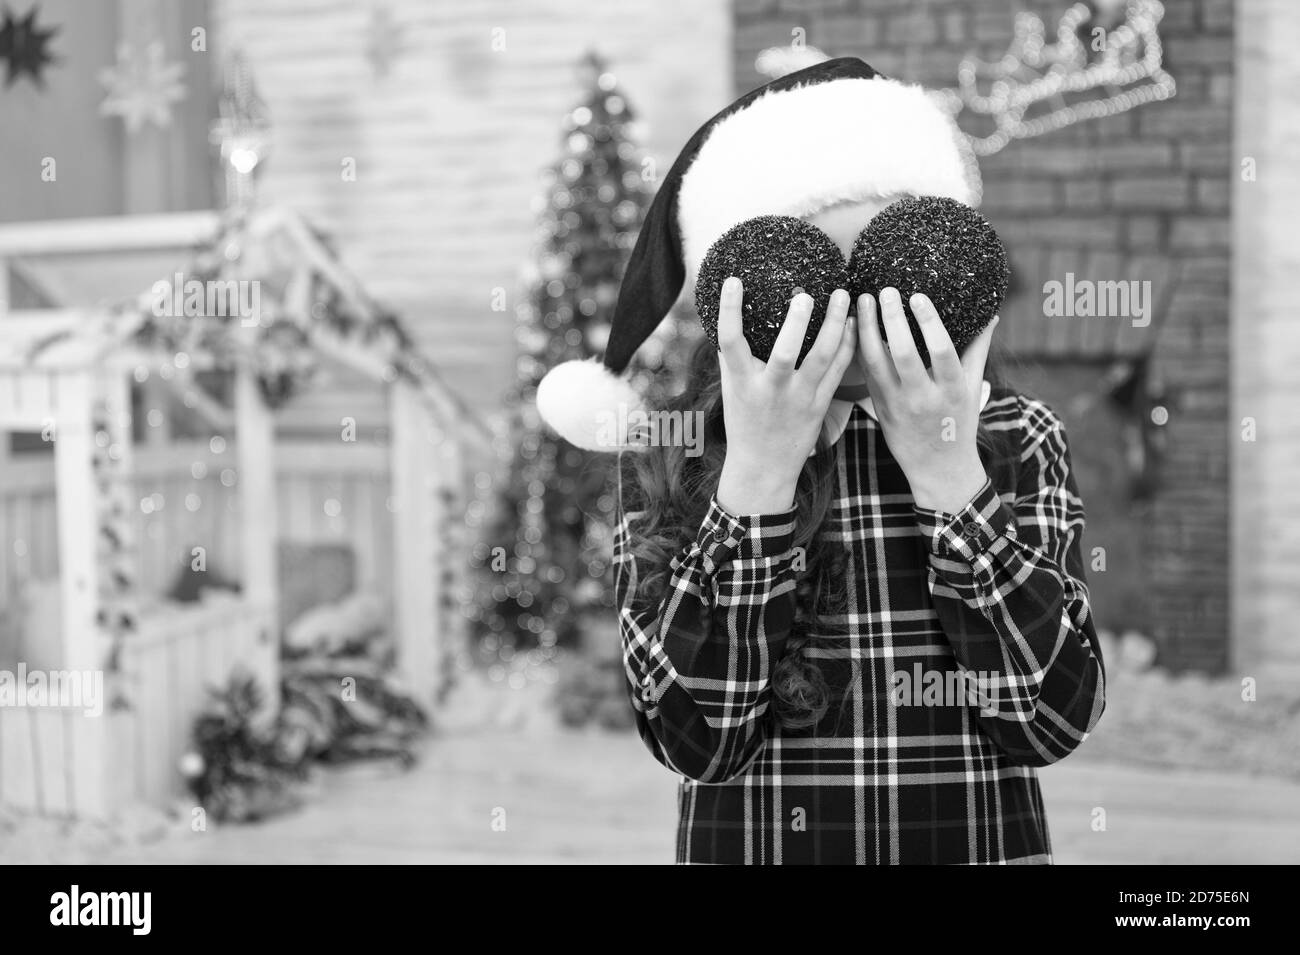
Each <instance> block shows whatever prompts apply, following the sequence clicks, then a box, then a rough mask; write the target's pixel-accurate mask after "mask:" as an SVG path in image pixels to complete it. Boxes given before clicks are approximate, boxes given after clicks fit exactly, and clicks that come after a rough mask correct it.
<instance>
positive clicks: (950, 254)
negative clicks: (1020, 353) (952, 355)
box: [849, 196, 1011, 367]
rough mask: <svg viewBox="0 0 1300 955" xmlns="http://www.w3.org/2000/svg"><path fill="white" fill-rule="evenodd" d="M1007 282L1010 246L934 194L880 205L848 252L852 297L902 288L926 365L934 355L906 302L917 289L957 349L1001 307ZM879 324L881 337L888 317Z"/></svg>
mask: <svg viewBox="0 0 1300 955" xmlns="http://www.w3.org/2000/svg"><path fill="white" fill-rule="evenodd" d="M1010 281H1011V271H1010V268H1009V267H1008V265H1007V254H1006V250H1005V249H1003V247H1002V241H1001V240H1000V239H999V238H998V234H997V233H996V232H995V231H994V230H993V226H991V225H990V224H989V222H988V220H987V219H985V218H984V217H983V216H982V215H980V214H979V213H978V212H976V211H975V210H974V209H972V208H970V207H969V206H966V205H963V204H962V203H960V202H957V201H956V200H953V199H943V198H937V197H934V196H922V197H920V198H915V199H902V200H900V201H898V202H895V203H893V204H891V205H889V206H888V207H886V208H885V209H883V210H882V211H881V212H880V213H879V214H878V215H877V216H876V217H875V218H874V219H872V220H871V222H870V224H868V225H867V227H866V228H865V229H863V230H862V234H861V235H859V236H858V239H857V242H856V243H855V244H854V246H853V254H852V255H851V256H850V257H849V283H850V286H849V290H850V292H852V294H853V298H854V301H856V300H857V297H858V296H859V295H862V294H863V293H869V294H870V295H871V296H872V297H878V296H879V295H880V290H881V289H884V288H895V289H898V293H899V295H900V296H901V297H902V299H903V310H904V311H905V312H906V313H907V319H908V323H909V324H910V326H911V330H912V338H913V340H914V341H915V342H916V347H917V350H918V351H919V352H920V354H921V358H922V359H923V360H924V361H925V364H926V367H929V365H930V353H929V351H928V350H927V349H926V347H925V341H924V339H923V338H922V337H921V329H920V327H919V326H918V325H917V323H916V316H914V315H913V314H912V309H911V306H910V305H909V304H908V300H909V299H910V298H911V297H912V296H913V295H915V294H916V293H917V292H920V293H922V294H923V295H926V296H928V297H929V299H930V301H931V302H933V303H934V307H935V310H936V311H937V312H938V313H939V317H940V318H941V319H942V320H943V324H944V327H945V328H946V329H947V330H948V335H949V337H951V338H952V343H953V346H954V347H955V348H956V349H957V352H958V353H959V354H960V353H961V352H962V351H964V350H965V349H966V346H967V345H969V344H970V343H971V342H972V341H973V340H974V339H975V337H976V336H977V335H979V333H980V332H981V331H983V329H984V327H985V326H986V325H988V323H989V322H991V321H992V320H993V316H994V315H996V314H997V312H998V309H999V308H1001V307H1002V302H1003V299H1005V298H1006V294H1007V286H1008V285H1009V284H1010ZM879 316H880V312H879V310H877V317H878V318H879ZM880 329H881V336H882V337H883V336H884V324H883V322H881V323H880Z"/></svg>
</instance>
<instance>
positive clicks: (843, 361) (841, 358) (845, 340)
mask: <svg viewBox="0 0 1300 955" xmlns="http://www.w3.org/2000/svg"><path fill="white" fill-rule="evenodd" d="M857 350H858V330H857V319H856V318H852V317H850V318H847V319H845V322H844V328H843V329H842V331H841V333H840V343H839V346H838V347H837V348H836V349H835V355H834V357H832V358H831V363H830V365H829V366H827V368H826V373H825V374H824V375H823V376H822V379H821V381H819V382H818V383H817V403H818V405H819V406H821V407H829V405H830V403H831V399H832V398H834V397H835V389H836V388H838V387H839V386H840V382H841V381H843V380H844V373H845V372H846V371H848V370H849V365H850V364H851V363H852V362H853V356H854V355H855V354H856V353H857ZM807 364H808V363H807V361H805V362H804V365H805V367H806V366H807Z"/></svg>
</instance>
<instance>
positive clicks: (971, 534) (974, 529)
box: [961, 521, 980, 540]
mask: <svg viewBox="0 0 1300 955" xmlns="http://www.w3.org/2000/svg"><path fill="white" fill-rule="evenodd" d="M961 533H962V536H963V537H965V538H966V539H967V540H974V539H975V538H977V537H979V536H980V526H979V525H978V524H976V523H975V522H974V521H970V522H968V523H967V524H966V526H965V527H963V528H962V529H961Z"/></svg>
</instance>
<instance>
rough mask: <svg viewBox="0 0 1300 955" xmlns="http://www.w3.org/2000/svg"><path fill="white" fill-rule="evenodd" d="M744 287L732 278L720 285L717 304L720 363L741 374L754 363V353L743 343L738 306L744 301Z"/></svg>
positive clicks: (742, 330) (743, 335) (734, 277)
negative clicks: (720, 293) (719, 296)
mask: <svg viewBox="0 0 1300 955" xmlns="http://www.w3.org/2000/svg"><path fill="white" fill-rule="evenodd" d="M744 294H745V291H744V286H743V285H742V283H741V281H740V279H738V278H736V276H734V275H733V276H732V277H731V278H729V279H727V280H726V281H725V282H723V283H722V297H721V299H720V300H719V303H718V347H719V348H720V349H721V351H722V361H723V364H725V365H726V366H727V367H728V368H729V369H730V370H731V371H735V372H743V371H746V370H748V369H749V368H750V367H751V366H752V365H753V363H754V353H753V352H751V351H750V350H749V342H747V341H745V331H744V325H743V322H742V321H741V317H740V306H741V303H742V302H743V300H744Z"/></svg>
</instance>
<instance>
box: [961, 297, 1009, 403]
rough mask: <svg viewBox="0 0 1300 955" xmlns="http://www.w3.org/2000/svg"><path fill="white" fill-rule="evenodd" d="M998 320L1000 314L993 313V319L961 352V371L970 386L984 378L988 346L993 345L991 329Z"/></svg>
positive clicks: (977, 385)
mask: <svg viewBox="0 0 1300 955" xmlns="http://www.w3.org/2000/svg"><path fill="white" fill-rule="evenodd" d="M999 321H1000V316H998V315H994V316H993V321H991V322H989V323H988V324H987V325H985V326H984V330H983V331H981V332H980V333H979V334H978V335H976V336H975V339H974V340H973V341H972V342H971V343H970V344H969V345H967V346H966V351H965V352H963V353H962V356H961V367H962V371H964V372H965V374H966V383H967V384H969V385H970V386H971V387H972V388H978V387H979V386H980V383H981V382H982V381H983V380H984V366H985V365H987V364H988V360H989V348H990V347H992V345H993V329H995V328H997V325H998V322H999Z"/></svg>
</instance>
